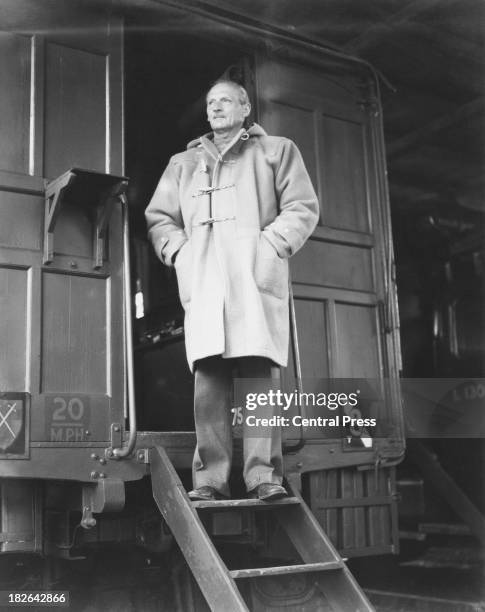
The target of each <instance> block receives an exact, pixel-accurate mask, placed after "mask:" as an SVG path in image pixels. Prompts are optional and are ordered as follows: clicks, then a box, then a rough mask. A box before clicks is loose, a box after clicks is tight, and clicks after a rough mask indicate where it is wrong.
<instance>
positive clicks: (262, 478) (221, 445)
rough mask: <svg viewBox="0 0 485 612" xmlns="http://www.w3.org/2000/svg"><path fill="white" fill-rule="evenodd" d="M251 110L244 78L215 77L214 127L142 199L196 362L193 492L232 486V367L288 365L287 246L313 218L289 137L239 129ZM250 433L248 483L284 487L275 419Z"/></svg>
mask: <svg viewBox="0 0 485 612" xmlns="http://www.w3.org/2000/svg"><path fill="white" fill-rule="evenodd" d="M250 110H251V105H250V102H249V99H248V96H247V93H246V90H245V89H244V88H243V87H241V86H240V85H238V84H237V83H235V82H232V81H228V80H221V81H218V82H216V83H215V84H214V85H213V86H212V87H211V89H210V91H209V92H208V94H207V117H208V120H209V123H210V126H211V128H212V133H210V134H207V135H205V136H202V137H200V138H198V139H196V140H194V141H192V142H190V143H189V144H188V146H187V150H186V151H184V152H183V153H178V154H177V155H174V156H173V157H172V158H171V160H170V163H169V164H168V167H167V168H166V170H165V172H164V173H163V175H162V178H161V179H160V182H159V184H158V187H157V189H156V191H155V193H154V195H153V198H152V200H151V202H150V204H149V206H148V208H147V210H146V219H147V224H148V229H149V236H150V239H151V241H152V243H153V246H154V248H155V251H156V253H157V255H158V257H159V258H160V259H161V261H162V262H163V263H164V264H165V265H167V266H172V265H175V269H176V272H177V280H178V285H179V293H180V300H181V302H182V305H183V307H184V309H185V343H186V351H187V359H188V362H189V366H190V367H191V369H192V371H194V372H195V393H194V410H195V428H196V435H197V447H196V450H195V455H194V460H193V486H194V490H193V491H190V493H189V497H190V498H191V499H193V500H196V499H199V500H200V499H203V500H210V499H221V498H223V497H227V496H229V495H230V492H229V486H228V480H229V475H230V471H231V462H232V433H231V418H232V417H231V407H232V383H233V377H234V375H235V374H236V375H237V376H240V377H243V378H253V379H263V378H264V379H271V378H272V375H273V377H274V374H275V370H276V371H277V369H278V366H286V363H287V358H288V342H289V304H288V258H289V257H290V256H291V255H294V254H295V253H296V252H297V251H298V249H300V248H301V247H302V246H303V244H304V243H305V241H306V240H307V238H308V237H309V236H310V234H311V233H312V231H313V229H314V228H315V225H316V223H317V220H318V210H319V208H318V201H317V198H316V195H315V191H314V189H313V187H312V184H311V181H310V178H309V176H308V173H307V171H306V169H305V165H304V163H303V160H302V157H301V154H300V152H299V151H298V149H297V147H296V146H295V144H294V143H293V142H292V141H290V140H288V139H287V138H281V137H275V136H268V135H267V134H266V132H265V131H264V130H263V129H262V128H261V127H260V126H259V125H257V124H253V125H252V126H251V127H249V128H248V129H246V128H245V127H244V125H245V121H246V119H247V117H248V115H249V113H250ZM247 433H248V432H247V428H245V430H244V442H243V452H244V471H243V477H244V481H245V484H246V487H247V490H248V491H249V492H250V494H251V495H252V496H254V497H257V498H259V499H262V500H271V499H276V498H278V497H283V496H285V495H286V494H287V493H286V491H285V489H284V487H283V486H282V478H283V461H282V454H281V453H282V452H281V431H280V429H279V428H278V427H272V428H270V431H269V432H268V433H267V434H266V435H261V436H259V437H249V436H248V435H246V434H247ZM253 436H254V434H253Z"/></svg>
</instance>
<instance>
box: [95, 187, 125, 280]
mask: <svg viewBox="0 0 485 612" xmlns="http://www.w3.org/2000/svg"><path fill="white" fill-rule="evenodd" d="M127 187H128V182H127V181H121V182H120V183H117V184H116V185H114V186H113V187H112V188H111V189H109V190H108V191H107V192H105V193H104V194H103V196H102V197H101V200H100V204H99V207H98V209H97V211H96V226H95V228H94V249H93V250H94V264H93V268H94V269H95V270H98V269H99V268H101V267H102V266H103V259H104V253H105V244H106V229H107V227H108V222H109V219H110V217H111V213H112V212H113V208H114V205H115V204H116V202H118V201H119V199H120V197H121V196H122V195H123V194H124V192H125V191H126V188H127Z"/></svg>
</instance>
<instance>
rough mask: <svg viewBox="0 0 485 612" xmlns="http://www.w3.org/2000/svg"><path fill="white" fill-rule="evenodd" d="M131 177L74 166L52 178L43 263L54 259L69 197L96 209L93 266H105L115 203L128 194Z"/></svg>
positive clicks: (78, 203)
mask: <svg viewBox="0 0 485 612" xmlns="http://www.w3.org/2000/svg"><path fill="white" fill-rule="evenodd" d="M127 187H128V180H127V179H126V178H125V177H119V176H113V175H111V174H102V173H100V172H93V171H91V170H83V169H81V168H71V169H70V170H68V171H67V172H65V173H64V174H62V175H61V176H59V177H58V178H56V179H55V180H53V181H51V182H50V183H49V184H48V185H47V188H46V192H45V217H44V254H43V258H42V262H43V263H44V264H50V263H52V261H53V259H54V230H55V227H56V223H57V219H58V217H59V213H60V210H61V208H62V205H63V202H64V201H65V200H66V198H67V197H69V198H72V201H73V202H76V204H77V205H79V206H81V207H84V206H86V207H89V208H91V209H93V208H95V213H94V214H95V220H94V223H95V227H94V238H93V268H94V269H95V270H98V269H99V268H101V267H102V266H103V258H104V255H105V243H106V229H107V227H108V223H109V219H110V217H111V214H112V212H113V208H114V205H115V203H116V202H117V201H118V200H119V199H120V197H121V196H122V195H123V194H124V193H125V191H126V189H127Z"/></svg>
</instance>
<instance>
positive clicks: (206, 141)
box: [187, 123, 267, 159]
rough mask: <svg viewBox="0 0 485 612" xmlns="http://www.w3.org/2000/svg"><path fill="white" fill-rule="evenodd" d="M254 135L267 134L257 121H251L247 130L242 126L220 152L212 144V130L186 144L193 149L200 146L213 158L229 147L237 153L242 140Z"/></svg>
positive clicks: (224, 152) (221, 155)
mask: <svg viewBox="0 0 485 612" xmlns="http://www.w3.org/2000/svg"><path fill="white" fill-rule="evenodd" d="M256 136H267V134H266V132H265V131H264V130H263V128H262V127H261V126H260V125H258V124H257V123H253V124H252V125H251V127H250V128H248V129H247V130H246V129H244V128H242V129H241V130H240V131H239V132H238V133H237V134H236V136H235V137H234V138H233V139H232V141H231V142H230V143H229V144H228V146H227V147H226V149H225V150H224V151H223V152H222V154H219V151H218V150H217V147H216V146H215V145H214V133H213V132H208V133H207V134H204V135H203V136H201V137H200V138H196V139H195V140H191V141H190V142H189V143H188V145H187V149H193V148H195V147H199V146H202V147H203V148H204V149H205V150H206V151H207V152H208V153H209V154H210V155H211V156H212V157H213V158H214V159H219V158H220V157H223V156H224V155H225V154H226V153H227V152H228V151H230V150H231V149H233V150H234V152H235V153H237V152H238V151H239V149H240V148H241V146H242V144H243V143H244V141H246V140H248V139H249V138H253V137H256Z"/></svg>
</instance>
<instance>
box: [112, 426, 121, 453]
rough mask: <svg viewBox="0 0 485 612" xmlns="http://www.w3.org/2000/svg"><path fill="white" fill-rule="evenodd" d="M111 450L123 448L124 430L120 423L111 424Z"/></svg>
mask: <svg viewBox="0 0 485 612" xmlns="http://www.w3.org/2000/svg"><path fill="white" fill-rule="evenodd" d="M110 438H111V448H110V449H109V450H111V451H112V450H113V449H114V448H121V447H122V446H123V428H122V427H121V424H120V423H111V427H110Z"/></svg>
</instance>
